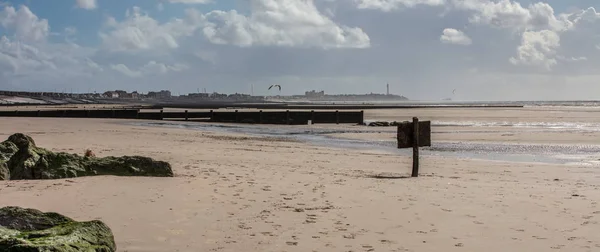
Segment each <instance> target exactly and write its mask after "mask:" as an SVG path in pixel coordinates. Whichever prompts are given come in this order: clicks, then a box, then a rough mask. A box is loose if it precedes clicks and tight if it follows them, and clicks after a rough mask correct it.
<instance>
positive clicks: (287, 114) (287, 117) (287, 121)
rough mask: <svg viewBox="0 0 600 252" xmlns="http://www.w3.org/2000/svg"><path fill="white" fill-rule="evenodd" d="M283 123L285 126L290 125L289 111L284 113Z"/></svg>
mask: <svg viewBox="0 0 600 252" xmlns="http://www.w3.org/2000/svg"><path fill="white" fill-rule="evenodd" d="M285 123H286V124H290V123H291V122H290V111H289V110H286V111H285Z"/></svg>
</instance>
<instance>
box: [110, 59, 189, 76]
mask: <svg viewBox="0 0 600 252" xmlns="http://www.w3.org/2000/svg"><path fill="white" fill-rule="evenodd" d="M110 68H111V69H113V70H115V71H117V72H120V73H122V74H124V75H126V76H128V77H131V78H139V77H142V76H145V75H162V74H167V73H169V72H181V71H184V70H186V69H188V66H186V65H183V64H175V65H166V64H162V63H157V62H155V61H150V62H148V63H147V64H146V65H144V66H141V67H139V69H137V70H133V69H130V68H129V67H127V66H126V65H124V64H116V65H110Z"/></svg>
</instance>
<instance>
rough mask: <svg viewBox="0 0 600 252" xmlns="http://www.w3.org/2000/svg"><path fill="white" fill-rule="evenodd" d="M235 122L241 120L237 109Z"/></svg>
mask: <svg viewBox="0 0 600 252" xmlns="http://www.w3.org/2000/svg"><path fill="white" fill-rule="evenodd" d="M235 122H236V123H238V122H240V118H239V117H238V111H237V109H236V110H235Z"/></svg>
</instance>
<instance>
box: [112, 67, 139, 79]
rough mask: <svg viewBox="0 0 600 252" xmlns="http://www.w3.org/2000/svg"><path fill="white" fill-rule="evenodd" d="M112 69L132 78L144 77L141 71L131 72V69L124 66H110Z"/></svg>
mask: <svg viewBox="0 0 600 252" xmlns="http://www.w3.org/2000/svg"><path fill="white" fill-rule="evenodd" d="M110 68H112V69H113V70H115V71H117V72H119V73H122V74H124V75H127V76H129V77H131V78H137V77H141V76H142V73H141V72H140V71H134V70H131V69H129V67H127V66H126V65H123V64H117V65H110Z"/></svg>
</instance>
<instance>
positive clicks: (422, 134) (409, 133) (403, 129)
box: [398, 117, 431, 177]
mask: <svg viewBox="0 0 600 252" xmlns="http://www.w3.org/2000/svg"><path fill="white" fill-rule="evenodd" d="M425 146H431V122H430V121H423V122H419V118H416V117H413V121H412V122H408V121H406V122H403V123H400V125H398V149H406V148H413V169H412V177H418V176H419V147H425Z"/></svg>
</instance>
